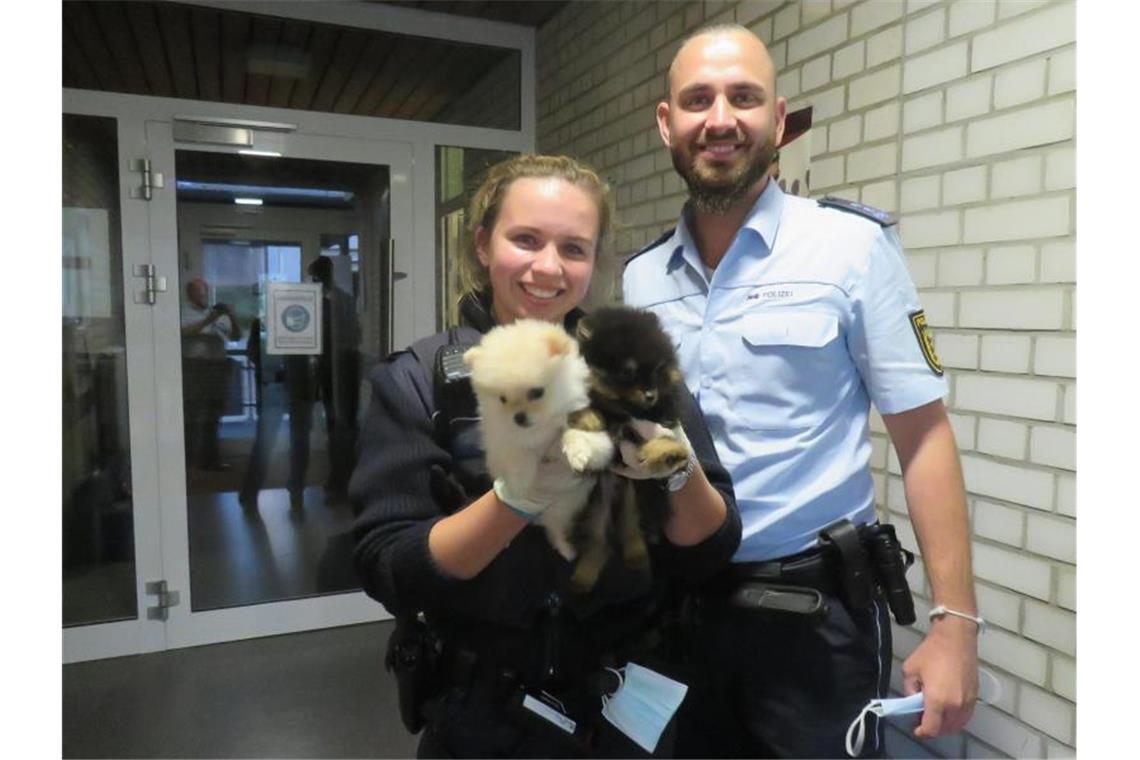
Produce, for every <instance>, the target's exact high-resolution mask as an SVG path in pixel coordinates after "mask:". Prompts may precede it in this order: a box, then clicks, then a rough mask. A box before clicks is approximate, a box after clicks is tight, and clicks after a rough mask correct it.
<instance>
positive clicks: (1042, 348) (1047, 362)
mask: <svg viewBox="0 0 1140 760" xmlns="http://www.w3.org/2000/svg"><path fill="white" fill-rule="evenodd" d="M1033 371H1034V373H1036V374H1038V375H1055V376H1059V377H1076V376H1077V341H1076V338H1065V337H1055V336H1046V335H1042V336H1041V337H1039V338H1038V339H1037V351H1036V353H1035V355H1034V357H1033Z"/></svg>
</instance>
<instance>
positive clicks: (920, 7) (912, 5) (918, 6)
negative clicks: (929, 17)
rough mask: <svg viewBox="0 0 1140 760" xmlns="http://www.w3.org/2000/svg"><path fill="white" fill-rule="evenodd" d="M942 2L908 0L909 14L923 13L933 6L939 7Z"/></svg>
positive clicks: (935, 0)
mask: <svg viewBox="0 0 1140 760" xmlns="http://www.w3.org/2000/svg"><path fill="white" fill-rule="evenodd" d="M940 2H941V0H906V12H907V13H908V14H915V13H921V12H922V11H924V10H926V9H927V8H929V7H930V6H932V5H938V3H940Z"/></svg>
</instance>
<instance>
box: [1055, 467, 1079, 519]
mask: <svg viewBox="0 0 1140 760" xmlns="http://www.w3.org/2000/svg"><path fill="white" fill-rule="evenodd" d="M1057 513H1058V514H1062V515H1067V516H1068V517H1076V516H1077V479H1076V478H1074V477H1073V476H1072V475H1065V474H1059V475H1057Z"/></svg>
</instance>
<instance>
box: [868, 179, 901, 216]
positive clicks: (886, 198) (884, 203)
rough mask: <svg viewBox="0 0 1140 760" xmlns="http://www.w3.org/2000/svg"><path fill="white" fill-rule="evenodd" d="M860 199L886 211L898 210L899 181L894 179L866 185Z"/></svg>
mask: <svg viewBox="0 0 1140 760" xmlns="http://www.w3.org/2000/svg"><path fill="white" fill-rule="evenodd" d="M859 200H860V201H862V202H863V203H865V204H867V205H868V206H874V207H875V208H881V209H883V210H884V211H898V208H899V205H898V183H897V182H895V181H894V180H887V181H885V182H875V183H873V184H870V185H864V186H863V189H862V190H861V191H860V193H859Z"/></svg>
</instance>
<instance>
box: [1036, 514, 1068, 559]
mask: <svg viewBox="0 0 1140 760" xmlns="http://www.w3.org/2000/svg"><path fill="white" fill-rule="evenodd" d="M1076 530H1077V523H1076V521H1075V520H1070V519H1068V518H1065V517H1051V516H1048V515H1030V516H1029V518H1028V523H1027V524H1026V532H1025V548H1027V549H1029V550H1030V551H1032V552H1036V553H1037V554H1044V555H1045V556H1047V557H1052V558H1053V559H1059V560H1063V561H1065V562H1076V561H1077V535H1076Z"/></svg>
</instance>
